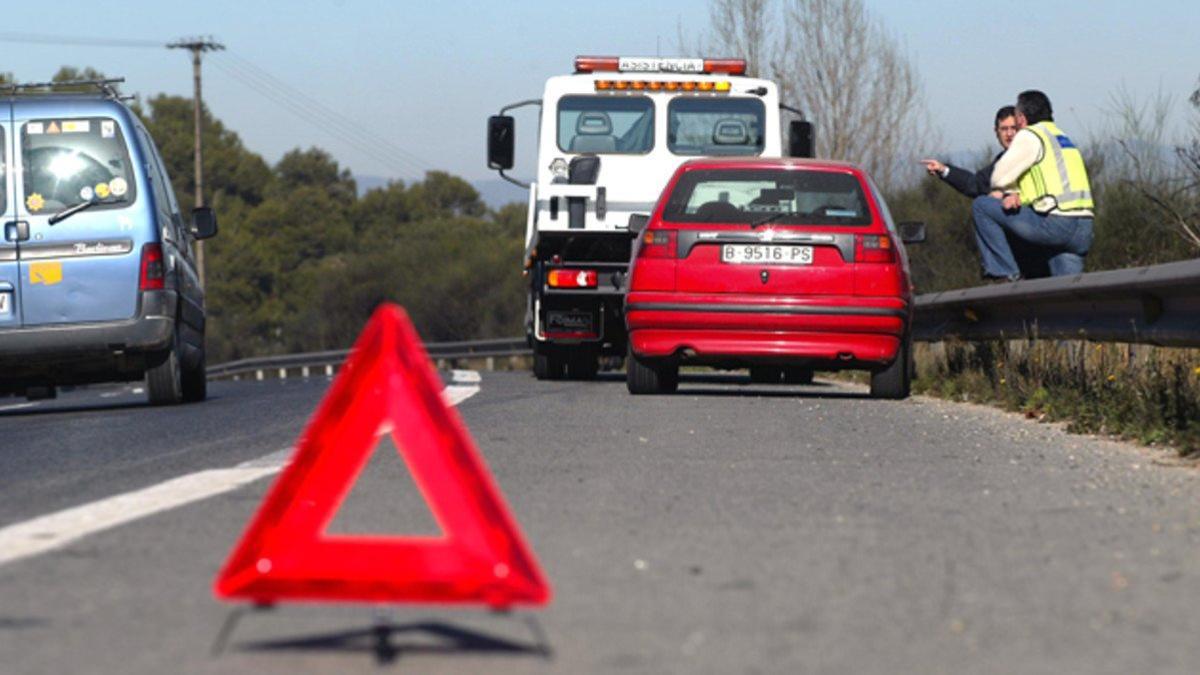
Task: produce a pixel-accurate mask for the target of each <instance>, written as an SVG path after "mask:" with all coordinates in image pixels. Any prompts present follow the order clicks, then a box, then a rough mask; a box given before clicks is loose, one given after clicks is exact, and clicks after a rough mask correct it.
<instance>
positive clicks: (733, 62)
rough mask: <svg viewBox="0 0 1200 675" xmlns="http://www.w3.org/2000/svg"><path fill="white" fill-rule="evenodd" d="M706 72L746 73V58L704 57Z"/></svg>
mask: <svg viewBox="0 0 1200 675" xmlns="http://www.w3.org/2000/svg"><path fill="white" fill-rule="evenodd" d="M704 72H706V73H727V74H729V75H745V74H746V59H704Z"/></svg>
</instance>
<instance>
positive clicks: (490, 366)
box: [487, 356, 496, 373]
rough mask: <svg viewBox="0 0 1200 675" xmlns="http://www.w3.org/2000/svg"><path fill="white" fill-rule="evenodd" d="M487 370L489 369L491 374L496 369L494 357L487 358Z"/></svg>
mask: <svg viewBox="0 0 1200 675" xmlns="http://www.w3.org/2000/svg"><path fill="white" fill-rule="evenodd" d="M487 369H488V372H489V373H490V372H492V371H493V370H495V369H496V359H495V357H492V356H489V357H487Z"/></svg>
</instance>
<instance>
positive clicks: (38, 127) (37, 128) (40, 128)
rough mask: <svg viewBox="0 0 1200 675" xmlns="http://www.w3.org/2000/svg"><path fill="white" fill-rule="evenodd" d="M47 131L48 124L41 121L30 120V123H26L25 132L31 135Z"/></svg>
mask: <svg viewBox="0 0 1200 675" xmlns="http://www.w3.org/2000/svg"><path fill="white" fill-rule="evenodd" d="M45 131H46V125H45V124H42V123H41V122H30V123H29V124H26V125H25V133H27V134H29V135H31V136H36V135H38V134H42V133H45Z"/></svg>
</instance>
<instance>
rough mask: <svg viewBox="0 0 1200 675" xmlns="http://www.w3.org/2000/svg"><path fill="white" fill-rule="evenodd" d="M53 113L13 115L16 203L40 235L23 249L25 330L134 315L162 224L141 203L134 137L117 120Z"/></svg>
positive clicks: (17, 207)
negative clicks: (145, 254)
mask: <svg viewBox="0 0 1200 675" xmlns="http://www.w3.org/2000/svg"><path fill="white" fill-rule="evenodd" d="M72 112H76V111H72ZM89 112H96V111H89ZM46 113H47V111H46V110H44V109H42V110H39V111H37V112H33V113H30V114H27V115H22V111H21V108H20V106H19V105H18V106H17V109H16V111H15V113H14V115H13V117H14V121H13V132H14V134H16V135H17V138H18V140H17V142H16V143H15V145H16V146H17V148H16V151H15V154H16V156H17V159H18V160H19V162H20V163H19V164H18V165H17V166H20V167H21V170H20V175H19V176H16V177H15V178H16V180H15V196H16V199H15V200H14V201H16V204H15V205H14V206H15V207H16V209H17V212H18V217H19V218H20V219H22V220H26V221H28V222H29V229H30V233H31V235H32V236H31V238H30V239H29V240H28V241H26V242H24V243H23V244H22V245H21V252H20V271H19V274H20V294H21V301H22V306H23V314H22V317H23V321H24V324H25V325H27V326H31V325H44V324H56V323H80V322H95V321H114V320H119V319H129V318H132V317H133V316H134V315H135V314H136V313H137V310H138V286H139V279H140V277H139V273H140V269H139V264H140V257H141V246H142V243H143V242H144V241H145V240H146V239H147V238H148V237H149V236H150V235H151V234H152V232H153V218H152V217H147V216H146V215H145V214H144V213H143V208H144V207H143V206H142V205H141V204H139V203H138V202H139V200H138V198H137V197H138V195H137V192H138V189H137V187H138V184H139V181H138V180H137V175H138V172H137V170H136V165H135V164H134V162H133V158H132V157H131V152H130V150H129V145H128V142H127V140H126V139H127V138H128V137H129V135H130V134H129V133H128V132H127V131H126V130H124V129H122V126H121V123H120V122H119V121H118V120H117V119H116V118H115V117H109V116H107V115H103V114H87V113H84V114H69V113H68V114H64V115H53V114H50V115H47V114H46ZM140 201H141V202H146V201H147V200H144V199H143V200H140ZM74 209H78V210H77V211H76V212H74V213H71V214H70V215H68V213H70V211H71V210H74ZM64 216H66V217H64Z"/></svg>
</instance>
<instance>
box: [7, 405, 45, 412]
mask: <svg viewBox="0 0 1200 675" xmlns="http://www.w3.org/2000/svg"><path fill="white" fill-rule="evenodd" d="M35 405H37V404H36V403H14V404H13V405H5V406H0V412H3V411H5V410H20V409H22V408H32V407H33V406H35Z"/></svg>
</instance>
